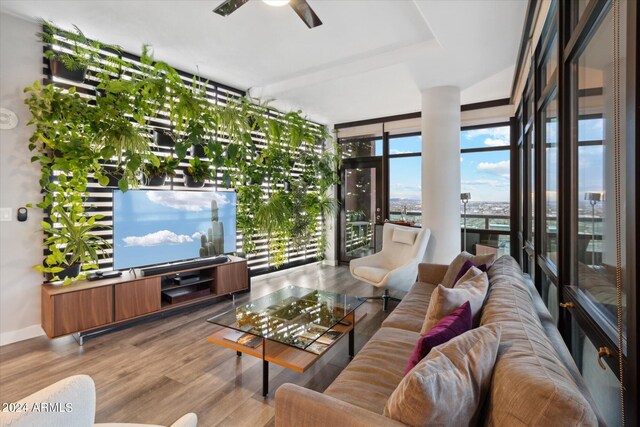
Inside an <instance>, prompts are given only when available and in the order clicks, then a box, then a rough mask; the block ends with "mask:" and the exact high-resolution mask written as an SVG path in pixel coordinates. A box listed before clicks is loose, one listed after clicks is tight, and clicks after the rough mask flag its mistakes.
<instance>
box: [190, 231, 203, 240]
mask: <svg viewBox="0 0 640 427" xmlns="http://www.w3.org/2000/svg"><path fill="white" fill-rule="evenodd" d="M206 235H207V234H206V233H205V232H204V231H196V232H195V233H193V234H192V235H191V238H192V239H199V238H200V236H206Z"/></svg>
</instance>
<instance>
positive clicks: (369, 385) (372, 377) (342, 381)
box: [324, 327, 420, 414]
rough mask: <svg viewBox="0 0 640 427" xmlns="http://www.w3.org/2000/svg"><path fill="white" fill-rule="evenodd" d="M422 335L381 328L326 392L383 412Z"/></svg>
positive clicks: (370, 409) (360, 405)
mask: <svg viewBox="0 0 640 427" xmlns="http://www.w3.org/2000/svg"><path fill="white" fill-rule="evenodd" d="M418 338H420V335H419V334H418V333H417V332H411V331H405V330H402V329H395V328H385V327H383V328H380V329H379V330H378V331H377V332H376V333H375V334H374V335H373V337H371V339H370V340H369V342H368V343H367V345H365V346H364V347H363V348H362V349H361V350H360V352H358V354H357V355H356V357H354V358H353V360H352V361H351V363H349V366H347V368H346V369H345V370H344V371H342V372H341V373H340V375H338V377H337V378H336V379H335V380H334V381H333V383H332V384H331V385H330V386H329V387H328V388H327V389H326V390H325V392H324V393H325V394H327V395H329V396H331V397H335V398H336V399H340V400H342V401H345V402H348V403H351V404H352V405H355V406H359V407H361V408H364V409H367V410H369V411H372V412H375V413H377V414H382V412H383V410H384V405H385V403H386V402H387V400H388V399H389V396H391V393H393V391H394V390H395V389H396V387H397V386H398V384H399V383H400V381H401V380H402V377H403V376H404V367H405V365H406V363H407V360H408V359H409V356H410V355H411V352H412V351H413V346H414V344H415V342H416V341H417V340H418Z"/></svg>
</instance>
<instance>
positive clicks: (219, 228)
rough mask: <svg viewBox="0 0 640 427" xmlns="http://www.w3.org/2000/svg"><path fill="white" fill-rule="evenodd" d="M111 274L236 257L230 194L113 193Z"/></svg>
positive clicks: (233, 195)
mask: <svg viewBox="0 0 640 427" xmlns="http://www.w3.org/2000/svg"><path fill="white" fill-rule="evenodd" d="M113 250H114V256H113V258H114V260H113V268H114V269H116V270H123V269H128V268H132V267H142V266H147V265H153V264H162V263H167V262H172V261H180V260H187V259H193V258H199V257H210V256H216V255H221V254H229V253H233V252H235V251H236V193H235V192H229V191H224V192H222V191H221V192H215V191H158V190H130V191H127V192H125V193H123V192H121V191H119V190H114V192H113Z"/></svg>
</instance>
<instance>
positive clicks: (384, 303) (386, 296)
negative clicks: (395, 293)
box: [382, 289, 391, 313]
mask: <svg viewBox="0 0 640 427" xmlns="http://www.w3.org/2000/svg"><path fill="white" fill-rule="evenodd" d="M389 299H391V295H389V290H388V289H385V290H384V294H382V311H384V312H385V313H386V312H387V311H389Z"/></svg>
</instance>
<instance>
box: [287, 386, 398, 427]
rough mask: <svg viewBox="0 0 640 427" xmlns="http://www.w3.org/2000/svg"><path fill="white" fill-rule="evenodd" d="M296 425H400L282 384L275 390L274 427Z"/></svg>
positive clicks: (316, 426)
mask: <svg viewBox="0 0 640 427" xmlns="http://www.w3.org/2000/svg"><path fill="white" fill-rule="evenodd" d="M357 392H358V391H357V390H354V393H357ZM299 426H305V427H321V426H325V427H336V426H350V427H370V426H381V427H400V426H404V424H401V423H399V422H397V421H394V420H392V419H391V418H387V417H385V416H383V415H380V414H376V413H374V412H371V411H367V410H366V409H363V408H360V407H358V406H354V405H352V404H350V403H347V402H343V401H342V400H339V399H336V398H334V397H331V396H327V395H325V394H322V393H318V392H317V391H313V390H308V389H306V388H304V387H300V386H297V385H294V384H283V385H282V386H280V388H278V390H277V391H276V427H299Z"/></svg>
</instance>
